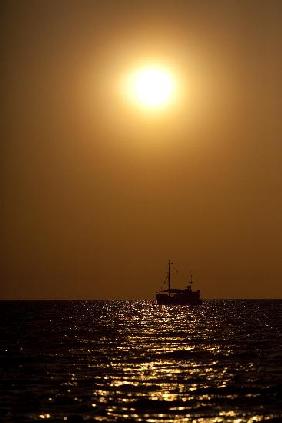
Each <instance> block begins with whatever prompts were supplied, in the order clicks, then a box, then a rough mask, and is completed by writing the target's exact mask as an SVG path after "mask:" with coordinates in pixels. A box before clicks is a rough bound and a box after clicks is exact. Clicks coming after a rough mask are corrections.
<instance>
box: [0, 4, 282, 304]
mask: <svg viewBox="0 0 282 423" xmlns="http://www.w3.org/2000/svg"><path fill="white" fill-rule="evenodd" d="M0 8H1V29H0V32H1V34H0V35H1V38H0V39H1V41H0V43H1V85H2V88H1V91H2V105H1V131H2V136H1V151H0V153H1V191H2V194H1V251H0V256H1V258H0V266H1V290H0V296H1V297H2V298H117V297H118V298H134V297H135V298H136V297H146V298H151V297H153V296H154V294H155V291H156V290H157V289H158V288H159V287H160V285H161V283H162V280H163V277H164V272H165V270H166V263H167V260H168V259H169V258H170V259H173V260H174V262H175V263H176V264H177V268H178V269H179V273H178V277H179V280H178V285H179V286H181V284H184V281H185V278H186V275H187V274H189V271H190V269H192V270H193V272H194V275H195V279H196V280H197V281H198V282H197V285H196V286H197V288H201V290H202V295H203V297H209V298H213V297H215V298H219V297H223V298H228V297H233V298H234V297H235V298H240V297H241V298H258V297H272V298H275V297H277V298H279V297H280V298H281V294H282V284H281V281H282V257H281V252H282V226H281V224H282V195H281V194H282V119H281V110H282V104H281V102H282V79H281V75H282V2H281V1H280V0H277V1H275V0H268V1H260V0H254V1H247V0H244V1H243V0H242V1H240V0H237V1H232V0H229V1H210V0H206V1H204V0H203V1H199V0H197V1H189V0H185V1H180V0H179V1H165V0H162V1H152V0H150V1H149V0H148V1H147V0H142V1H134V0H127V1H122V0H119V1H118V0H111V1H109V0H108V1H107V0H105V1H102V0H100V1H93V0H92V1H81V0H80V1H70V0H68V1H56V2H55V1H27V0H25V1H24V0H20V1H1V6H0ZM144 60H145V61H148V60H149V61H158V62H162V63H164V64H168V65H169V66H170V67H172V68H173V69H174V70H175V72H176V75H178V82H179V90H180V92H181V93H182V94H183V95H182V98H181V101H179V103H178V104H176V105H175V106H173V107H171V108H168V109H167V110H166V111H165V112H164V113H157V114H152V113H148V112H145V111H142V110H140V109H137V108H134V106H132V107H130V106H129V105H128V104H126V102H125V101H124V99H123V98H122V96H121V95H120V92H119V89H118V86H119V81H120V77H121V75H124V74H125V73H126V72H127V71H128V70H129V69H130V68H132V67H134V66H135V65H136V66H138V64H140V63H142V62H143V61H144ZM175 283H176V282H175Z"/></svg>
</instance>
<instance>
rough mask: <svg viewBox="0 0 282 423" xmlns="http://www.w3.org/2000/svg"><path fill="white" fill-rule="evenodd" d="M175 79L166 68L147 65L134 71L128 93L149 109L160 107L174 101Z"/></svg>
mask: <svg viewBox="0 0 282 423" xmlns="http://www.w3.org/2000/svg"><path fill="white" fill-rule="evenodd" d="M175 85H176V84H175V79H174V77H173V75H172V74H171V73H170V72H169V71H168V70H167V69H165V68H161V67H158V66H146V67H143V68H140V69H137V70H136V71H134V72H132V74H131V75H130V76H129V80H128V88H127V89H128V94H129V96H130V98H131V100H132V101H133V102H135V103H136V104H137V105H139V106H142V107H143V108H147V109H160V108H164V107H166V106H167V105H169V104H170V103H171V102H172V101H173V97H174V94H175V88H176V87H175Z"/></svg>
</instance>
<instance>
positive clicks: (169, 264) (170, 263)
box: [168, 260, 172, 297]
mask: <svg viewBox="0 0 282 423" xmlns="http://www.w3.org/2000/svg"><path fill="white" fill-rule="evenodd" d="M171 265H172V262H171V261H170V260H168V295H169V297H170V266H171Z"/></svg>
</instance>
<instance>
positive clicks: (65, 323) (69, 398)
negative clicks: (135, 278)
mask: <svg viewBox="0 0 282 423" xmlns="http://www.w3.org/2000/svg"><path fill="white" fill-rule="evenodd" d="M0 307H1V309H0V360H1V361H0V421H1V422H12V423H14V422H20V423H24V422H33V421H50V422H64V421H67V422H83V421H98V422H99V421H105V422H114V421H119V422H123V421H136V422H137V421H139V422H140V421H141V422H143V421H144V422H145V421H147V422H159V421H162V422H175V421H176V422H237V423H239V422H258V421H272V422H274V421H275V422H282V350H281V344H282V342H281V340H282V337H281V333H282V331H281V328H282V301H271V300H265V301H244V300H240V301H233V300H228V301H205V302H204V303H203V305H201V306H197V307H187V306H157V305H156V304H155V303H153V302H150V301H34V302H32V301H22V302H20V301H14V302H12V301H11V302H6V301H5V302H4V301H3V302H1V303H0Z"/></svg>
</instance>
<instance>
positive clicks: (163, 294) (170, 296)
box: [156, 260, 202, 305]
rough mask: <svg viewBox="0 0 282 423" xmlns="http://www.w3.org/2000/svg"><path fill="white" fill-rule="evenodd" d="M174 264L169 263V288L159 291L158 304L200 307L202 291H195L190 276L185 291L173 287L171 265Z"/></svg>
mask: <svg viewBox="0 0 282 423" xmlns="http://www.w3.org/2000/svg"><path fill="white" fill-rule="evenodd" d="M172 264H173V263H172V262H171V261H170V260H169V261H168V272H167V282H168V288H167V289H164V290H162V291H159V292H158V293H157V294H156V301H157V304H160V305H199V304H202V300H201V292H200V290H197V291H193V290H192V284H193V278H192V274H191V275H190V280H189V282H188V285H187V287H186V288H184V289H176V288H172V287H171V265H172Z"/></svg>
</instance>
